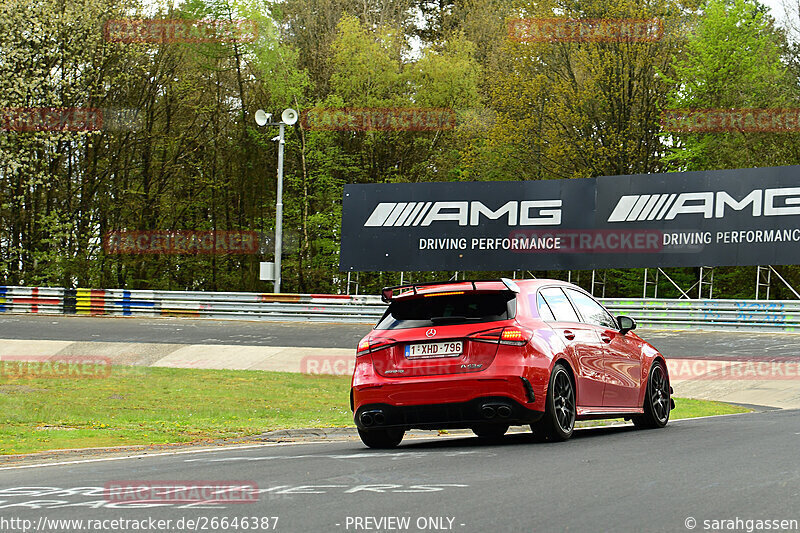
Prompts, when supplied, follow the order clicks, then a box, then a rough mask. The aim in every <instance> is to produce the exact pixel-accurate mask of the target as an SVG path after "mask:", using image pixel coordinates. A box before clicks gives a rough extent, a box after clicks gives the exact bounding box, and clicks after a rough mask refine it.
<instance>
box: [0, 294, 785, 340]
mask: <svg viewBox="0 0 800 533" xmlns="http://www.w3.org/2000/svg"><path fill="white" fill-rule="evenodd" d="M601 301H602V302H603V304H604V305H605V306H606V307H607V308H608V309H609V310H610V311H611V312H612V313H614V314H625V315H629V316H632V317H633V318H635V319H636V320H637V321H638V322H639V324H640V325H641V326H643V327H652V328H669V329H726V330H732V329H742V330H747V331H785V332H800V301H798V300H771V301H764V300H674V299H661V300H655V299H641V298H615V299H608V298H607V299H603V300H601ZM385 309H386V304H384V303H382V302H381V300H380V297H379V296H372V295H361V296H348V295H335V294H272V293H251V292H194V291H149V290H121V289H62V288H52V287H5V286H2V287H0V313H40V314H53V315H62V314H66V315H86V316H101V315H106V316H140V317H156V316H181V317H194V318H217V319H220V318H221V319H239V320H281V321H284V320H285V321H294V320H296V321H317V322H343V323H345V322H366V323H375V322H376V321H377V320H378V318H380V316H381V315H382V314H383V312H384V310H385Z"/></svg>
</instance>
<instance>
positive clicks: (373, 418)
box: [359, 411, 386, 427]
mask: <svg viewBox="0 0 800 533" xmlns="http://www.w3.org/2000/svg"><path fill="white" fill-rule="evenodd" d="M359 420H360V421H361V425H362V426H364V427H370V426H382V425H383V424H385V423H386V415H385V414H383V411H365V412H363V413H361V416H360V417H359Z"/></svg>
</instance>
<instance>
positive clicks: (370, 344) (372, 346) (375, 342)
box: [356, 338, 397, 357]
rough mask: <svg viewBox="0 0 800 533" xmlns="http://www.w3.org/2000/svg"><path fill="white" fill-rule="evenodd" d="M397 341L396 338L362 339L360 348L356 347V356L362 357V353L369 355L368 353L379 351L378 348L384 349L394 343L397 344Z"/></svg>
mask: <svg viewBox="0 0 800 533" xmlns="http://www.w3.org/2000/svg"><path fill="white" fill-rule="evenodd" d="M396 342H397V341H396V340H394V339H384V338H381V339H361V342H359V343H358V348H356V357H361V356H362V355H367V354H368V353H372V352H377V351H378V350H383V349H384V348H388V347H389V346H391V345H392V344H395V343H396Z"/></svg>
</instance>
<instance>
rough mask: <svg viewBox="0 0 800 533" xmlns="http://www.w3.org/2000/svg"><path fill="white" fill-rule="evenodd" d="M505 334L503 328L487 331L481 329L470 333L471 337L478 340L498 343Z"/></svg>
mask: <svg viewBox="0 0 800 533" xmlns="http://www.w3.org/2000/svg"><path fill="white" fill-rule="evenodd" d="M502 334H503V328H495V329H490V330H487V331H479V332H478V333H473V334H472V335H469V339H470V340H473V341H478V342H489V343H491V344H497V343H498V342H500V336H501V335H502Z"/></svg>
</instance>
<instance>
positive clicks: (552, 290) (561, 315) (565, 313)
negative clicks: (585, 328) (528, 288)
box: [539, 287, 580, 322]
mask: <svg viewBox="0 0 800 533" xmlns="http://www.w3.org/2000/svg"><path fill="white" fill-rule="evenodd" d="M539 296H541V297H542V298H543V299H544V301H545V302H546V303H547V305H548V306H549V307H550V310H551V311H552V312H553V315H554V317H555V320H556V321H558V322H580V319H579V318H578V315H577V313H575V309H574V308H573V307H572V304H571V303H570V302H569V300H568V299H567V295H566V294H564V291H562V290H561V289H560V288H558V287H549V288H547V289H542V290H540V291H539Z"/></svg>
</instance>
